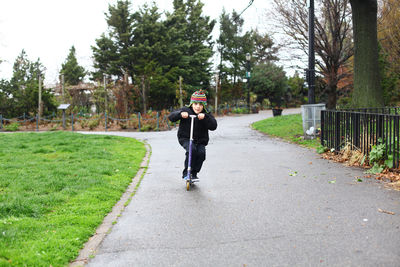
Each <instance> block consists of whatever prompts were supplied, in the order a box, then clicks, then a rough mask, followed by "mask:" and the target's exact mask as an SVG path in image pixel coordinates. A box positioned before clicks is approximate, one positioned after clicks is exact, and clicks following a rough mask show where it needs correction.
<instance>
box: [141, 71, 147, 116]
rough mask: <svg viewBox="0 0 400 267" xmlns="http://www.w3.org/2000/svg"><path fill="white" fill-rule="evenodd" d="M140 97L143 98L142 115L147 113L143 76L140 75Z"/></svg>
mask: <svg viewBox="0 0 400 267" xmlns="http://www.w3.org/2000/svg"><path fill="white" fill-rule="evenodd" d="M142 96H143V114H146V113H147V107H146V84H145V80H144V75H142Z"/></svg>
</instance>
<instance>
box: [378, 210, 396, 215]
mask: <svg viewBox="0 0 400 267" xmlns="http://www.w3.org/2000/svg"><path fill="white" fill-rule="evenodd" d="M378 211H379V212H382V213H386V214H390V215H395V213H394V212H392V211H387V210H383V209H378Z"/></svg>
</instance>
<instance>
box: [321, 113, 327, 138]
mask: <svg viewBox="0 0 400 267" xmlns="http://www.w3.org/2000/svg"><path fill="white" fill-rule="evenodd" d="M324 130H325V110H321V145H322V146H326V145H325V144H324V138H325V134H324Z"/></svg>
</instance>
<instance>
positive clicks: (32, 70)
mask: <svg viewBox="0 0 400 267" xmlns="http://www.w3.org/2000/svg"><path fill="white" fill-rule="evenodd" d="M39 75H40V76H41V77H42V81H43V80H44V67H43V65H42V63H41V62H40V60H39V59H38V60H37V61H36V62H31V61H30V60H29V59H28V57H27V54H26V52H25V51H24V50H22V52H21V54H20V55H19V56H18V57H17V59H16V60H15V62H14V65H13V75H12V77H11V80H10V82H9V84H8V86H7V87H6V88H7V92H6V94H7V96H8V97H11V98H9V99H8V100H9V101H8V108H10V110H9V111H8V112H7V114H8V115H9V116H12V117H17V116H21V115H22V114H23V113H26V114H31V115H34V114H36V113H37V111H38V101H39V100H38V95H39ZM42 101H43V107H44V109H43V112H44V114H46V113H49V112H53V111H55V110H56V106H55V103H54V97H53V95H52V94H51V92H50V90H47V89H45V88H44V87H43V86H42Z"/></svg>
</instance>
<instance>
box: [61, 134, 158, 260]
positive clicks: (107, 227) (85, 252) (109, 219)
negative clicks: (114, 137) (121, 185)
mask: <svg viewBox="0 0 400 267" xmlns="http://www.w3.org/2000/svg"><path fill="white" fill-rule="evenodd" d="M142 142H143V141H142ZM144 145H145V147H146V154H145V156H144V158H143V160H142V162H141V164H140V167H139V170H138V171H137V173H136V175H135V176H134V177H133V178H132V182H131V183H130V184H129V186H128V188H127V190H126V191H125V193H124V194H123V195H122V196H121V198H120V200H119V201H118V202H117V203H116V204H115V206H114V207H113V208H112V210H111V212H110V213H109V214H107V216H106V217H104V220H103V222H102V223H101V225H100V226H99V227H98V228H97V229H96V232H95V233H94V235H93V236H91V237H90V238H89V240H88V241H87V242H86V243H85V245H84V247H83V248H82V249H81V250H80V252H79V255H78V257H77V258H76V259H75V260H73V261H72V262H71V263H70V264H69V266H70V267H77V266H84V265H85V264H87V263H88V261H89V259H90V257H93V256H94V255H95V254H96V251H97V249H98V247H99V246H100V244H101V242H103V240H104V238H105V237H106V236H107V234H108V233H109V232H110V231H111V228H112V226H113V225H114V224H115V222H116V221H117V219H118V217H119V216H120V215H121V213H122V212H123V211H124V209H125V207H126V206H127V203H129V202H130V200H131V199H132V197H133V196H134V195H135V193H136V190H137V187H138V186H139V185H140V182H141V181H142V179H143V176H144V175H145V173H146V170H147V167H148V165H149V161H150V156H151V147H150V145H149V144H148V143H146V142H144Z"/></svg>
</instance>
